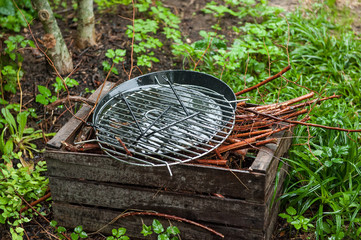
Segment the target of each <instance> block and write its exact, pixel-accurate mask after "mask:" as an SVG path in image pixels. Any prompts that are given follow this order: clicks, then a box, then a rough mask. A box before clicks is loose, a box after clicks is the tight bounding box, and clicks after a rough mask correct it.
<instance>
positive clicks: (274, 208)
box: [264, 164, 288, 229]
mask: <svg viewBox="0 0 361 240" xmlns="http://www.w3.org/2000/svg"><path fill="white" fill-rule="evenodd" d="M287 169H288V166H287V165H286V164H284V165H282V168H281V170H280V173H279V176H278V184H277V189H276V193H275V182H273V183H272V185H271V187H270V189H269V191H268V192H267V195H266V208H265V209H266V212H265V217H266V219H265V221H264V222H265V229H266V228H267V227H268V226H269V225H270V224H271V223H272V221H273V217H274V212H276V214H278V211H279V200H278V198H279V197H280V196H281V194H282V191H283V182H284V181H285V178H286V175H287ZM274 194H275V197H274V199H273V196H274ZM276 218H277V216H276Z"/></svg>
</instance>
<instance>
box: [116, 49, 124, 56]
mask: <svg viewBox="0 0 361 240" xmlns="http://www.w3.org/2000/svg"><path fill="white" fill-rule="evenodd" d="M125 53H126V50H122V49H116V50H115V55H117V56H118V57H124V56H125Z"/></svg>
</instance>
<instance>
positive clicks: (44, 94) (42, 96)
mask: <svg viewBox="0 0 361 240" xmlns="http://www.w3.org/2000/svg"><path fill="white" fill-rule="evenodd" d="M38 90H39V94H38V95H36V102H38V103H41V104H43V105H48V104H49V103H52V102H55V101H56V99H57V97H56V96H53V95H52V93H51V91H50V89H48V88H47V87H44V86H41V85H38Z"/></svg>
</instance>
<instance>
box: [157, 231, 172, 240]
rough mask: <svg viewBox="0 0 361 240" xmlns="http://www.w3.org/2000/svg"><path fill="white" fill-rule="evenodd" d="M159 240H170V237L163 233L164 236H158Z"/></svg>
mask: <svg viewBox="0 0 361 240" xmlns="http://www.w3.org/2000/svg"><path fill="white" fill-rule="evenodd" d="M158 240H169V237H168V235H167V234H165V233H162V234H160V235H158Z"/></svg>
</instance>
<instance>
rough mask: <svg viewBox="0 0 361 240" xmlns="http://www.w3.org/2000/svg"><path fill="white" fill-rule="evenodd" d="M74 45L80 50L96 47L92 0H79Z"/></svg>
mask: <svg viewBox="0 0 361 240" xmlns="http://www.w3.org/2000/svg"><path fill="white" fill-rule="evenodd" d="M78 3H79V6H78V7H79V8H78V29H77V38H76V44H77V46H78V47H79V48H80V49H83V48H86V47H90V46H94V45H96V41H95V20H94V19H95V18H94V12H93V0H79V1H78Z"/></svg>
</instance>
